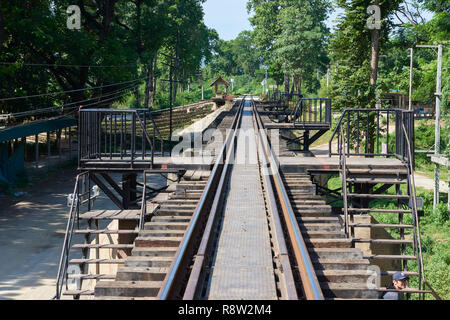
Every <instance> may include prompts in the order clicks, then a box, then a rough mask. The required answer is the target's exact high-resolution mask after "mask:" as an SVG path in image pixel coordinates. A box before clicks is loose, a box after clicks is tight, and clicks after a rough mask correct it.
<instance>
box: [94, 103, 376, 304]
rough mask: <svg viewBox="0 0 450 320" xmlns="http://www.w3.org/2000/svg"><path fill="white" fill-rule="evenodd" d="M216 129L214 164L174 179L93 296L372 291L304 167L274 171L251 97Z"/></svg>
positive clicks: (364, 265) (327, 295) (291, 295)
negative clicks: (120, 262)
mask: <svg viewBox="0 0 450 320" xmlns="http://www.w3.org/2000/svg"><path fill="white" fill-rule="evenodd" d="M217 128H218V129H219V130H221V132H222V133H224V134H225V133H226V134H227V135H226V138H225V140H224V142H223V146H222V148H221V149H220V152H219V153H218V154H216V155H215V165H214V167H213V169H212V171H211V172H195V173H192V172H191V173H190V174H187V175H185V176H184V177H183V179H182V180H181V181H180V182H179V183H176V184H174V185H172V186H171V189H169V190H170V191H171V193H170V194H169V195H168V197H167V199H164V200H162V201H161V202H160V203H159V207H158V209H157V210H156V211H154V212H153V214H152V215H151V217H150V218H149V219H148V221H147V222H146V223H145V224H144V228H143V230H141V231H140V232H139V234H138V235H137V237H136V239H135V241H134V248H133V250H132V251H131V255H130V256H129V257H128V258H127V259H126V261H125V263H124V266H122V267H120V268H119V269H118V272H117V275H116V278H115V280H114V281H99V282H98V283H97V285H96V286H95V298H96V299H189V300H191V299H244V300H246V299H271V300H274V299H281V300H296V299H308V300H323V299H334V298H375V297H376V291H374V290H369V289H367V286H366V282H367V279H368V277H370V276H371V275H372V273H371V272H370V271H368V265H369V263H368V261H367V260H365V259H363V257H362V252H361V251H360V250H359V249H355V248H351V242H350V241H349V240H348V239H346V238H345V235H344V233H343V231H342V225H341V223H340V221H339V218H338V217H336V216H331V208H330V207H329V206H327V205H325V202H324V200H323V199H322V198H321V197H319V196H316V195H315V185H314V184H313V183H312V182H311V178H310V176H309V175H308V174H306V173H283V172H280V171H278V165H277V159H276V157H275V155H274V154H273V152H272V150H271V148H270V141H269V138H268V136H267V133H266V131H265V130H264V127H263V122H262V121H261V118H260V116H259V114H258V112H257V110H256V106H255V104H254V102H253V100H251V99H246V98H245V97H244V99H242V100H240V101H239V102H237V103H236V105H235V106H234V107H233V108H232V109H231V110H230V111H229V112H228V113H227V114H226V115H225V116H224V117H223V118H222V119H221V120H220V123H219V124H218V126H217ZM246 141H249V145H247V142H246ZM252 141H253V142H252ZM213 143H216V144H217V142H213ZM243 145H245V148H244V149H245V150H247V147H248V149H250V152H247V151H246V152H247V154H246V155H245V156H244V158H242V152H237V150H241V149H242V146H243ZM216 147H217V145H216ZM252 148H254V149H253V151H255V154H254V155H253V156H255V158H254V159H256V161H255V162H254V163H252V162H251V156H252V152H251V150H252ZM239 154H241V156H239ZM243 159H244V160H243ZM242 160H243V161H244V162H243V163H242ZM244 192H245V193H244ZM254 197H255V199H256V200H257V201H254V199H253V198H254ZM258 197H259V198H258ZM252 201H253V202H252ZM255 226H256V227H255ZM253 229H257V230H253ZM355 279H356V280H355Z"/></svg>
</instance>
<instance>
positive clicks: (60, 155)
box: [57, 129, 62, 161]
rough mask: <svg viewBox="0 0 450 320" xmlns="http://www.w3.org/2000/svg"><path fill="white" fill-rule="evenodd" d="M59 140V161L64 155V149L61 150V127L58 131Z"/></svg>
mask: <svg viewBox="0 0 450 320" xmlns="http://www.w3.org/2000/svg"><path fill="white" fill-rule="evenodd" d="M57 132H58V133H57V141H58V156H59V161H61V157H62V150H61V136H62V129H59V130H58V131H57Z"/></svg>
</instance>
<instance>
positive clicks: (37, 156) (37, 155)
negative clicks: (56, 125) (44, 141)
mask: <svg viewBox="0 0 450 320" xmlns="http://www.w3.org/2000/svg"><path fill="white" fill-rule="evenodd" d="M34 138H35V155H36V169H37V168H39V135H35V136H34Z"/></svg>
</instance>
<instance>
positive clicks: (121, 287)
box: [95, 281, 163, 297]
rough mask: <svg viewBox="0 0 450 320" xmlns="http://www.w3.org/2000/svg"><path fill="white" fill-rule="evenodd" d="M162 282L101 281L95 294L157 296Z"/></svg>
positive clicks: (96, 287)
mask: <svg viewBox="0 0 450 320" xmlns="http://www.w3.org/2000/svg"><path fill="white" fill-rule="evenodd" d="M162 283H163V282H162V281H100V282H99V283H97V285H96V286H95V295H96V296H122V297H123V296H134V297H156V295H157V294H158V292H159V289H160V288H161V286H162Z"/></svg>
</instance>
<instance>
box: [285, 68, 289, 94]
mask: <svg viewBox="0 0 450 320" xmlns="http://www.w3.org/2000/svg"><path fill="white" fill-rule="evenodd" d="M284 92H289V74H287V73H286V72H285V73H284Z"/></svg>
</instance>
